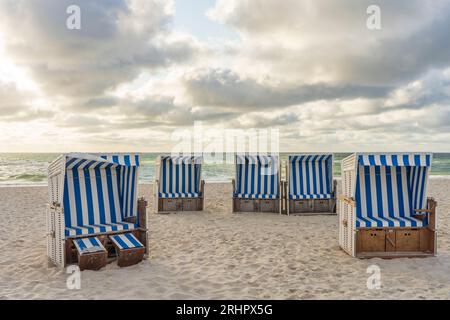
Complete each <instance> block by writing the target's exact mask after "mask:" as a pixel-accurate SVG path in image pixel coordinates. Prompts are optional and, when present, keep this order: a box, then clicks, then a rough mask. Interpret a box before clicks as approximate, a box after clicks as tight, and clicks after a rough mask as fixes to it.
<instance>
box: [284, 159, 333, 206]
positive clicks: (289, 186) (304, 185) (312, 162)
mask: <svg viewBox="0 0 450 320" xmlns="http://www.w3.org/2000/svg"><path fill="white" fill-rule="evenodd" d="M286 179H287V181H284V182H283V189H284V190H286V192H285V194H286V197H285V198H286V199H285V201H286V202H287V203H286V205H285V207H286V208H287V214H291V213H298V214H335V213H336V196H335V192H336V180H333V155H331V154H301V155H289V156H288V160H287V163H286Z"/></svg>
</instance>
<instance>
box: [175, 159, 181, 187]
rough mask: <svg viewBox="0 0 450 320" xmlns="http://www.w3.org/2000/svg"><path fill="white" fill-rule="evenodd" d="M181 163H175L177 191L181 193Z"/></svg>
mask: <svg viewBox="0 0 450 320" xmlns="http://www.w3.org/2000/svg"><path fill="white" fill-rule="evenodd" d="M178 179H180V164H178V163H175V192H176V193H179V192H180V182H179V180H178Z"/></svg>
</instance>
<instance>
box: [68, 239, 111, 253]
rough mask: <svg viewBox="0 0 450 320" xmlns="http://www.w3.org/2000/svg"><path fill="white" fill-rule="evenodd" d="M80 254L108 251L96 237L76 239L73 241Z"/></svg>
mask: <svg viewBox="0 0 450 320" xmlns="http://www.w3.org/2000/svg"><path fill="white" fill-rule="evenodd" d="M73 243H74V244H75V247H76V248H77V250H78V252H79V253H80V255H83V254H88V253H96V252H106V249H105V247H104V246H103V245H102V243H101V242H100V240H98V239H97V238H96V237H91V238H83V239H76V240H74V241H73Z"/></svg>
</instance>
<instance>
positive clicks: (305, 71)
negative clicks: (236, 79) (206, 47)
mask: <svg viewBox="0 0 450 320" xmlns="http://www.w3.org/2000/svg"><path fill="white" fill-rule="evenodd" d="M372 4H373V1H369V0H363V1H353V0H343V1H332V0H316V1H296V0H286V1H282V2H280V1H272V0H248V1H238V0H219V1H218V2H217V4H216V6H215V8H213V9H212V10H211V11H210V12H209V15H210V17H212V18H213V19H217V20H219V21H221V22H222V23H225V24H227V25H229V26H230V27H232V28H234V29H235V30H236V31H237V32H239V34H240V35H241V40H242V41H241V42H239V43H236V44H235V45H234V46H232V47H231V49H230V52H232V53H233V54H234V55H235V57H236V61H235V62H234V64H235V67H234V69H236V70H241V72H242V73H246V74H249V75H251V76H252V77H254V78H257V77H258V76H261V74H262V73H263V74H270V75H271V77H274V78H276V79H283V80H284V81H286V80H289V81H292V82H298V81H300V82H310V83H311V82H323V81H327V82H344V83H357V84H359V85H382V86H390V85H393V84H395V85H399V84H401V83H403V82H405V81H409V80H411V79H412V78H414V77H419V76H420V75H421V74H422V73H424V72H426V71H427V70H429V69H430V68H433V67H438V68H439V67H442V66H443V65H448V64H449V62H450V41H448V32H447V30H449V28H450V2H449V1H447V0H438V1H434V0H412V1H411V0H399V1H389V0H386V1H377V5H378V6H380V8H381V22H382V29H381V30H380V31H372V30H369V29H368V28H367V27H366V19H367V17H368V15H367V13H366V9H367V7H368V6H369V5H372Z"/></svg>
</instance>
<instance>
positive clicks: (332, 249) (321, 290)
mask: <svg viewBox="0 0 450 320" xmlns="http://www.w3.org/2000/svg"><path fill="white" fill-rule="evenodd" d="M449 190H450V179H446V178H433V179H432V180H431V183H430V194H431V195H432V196H434V197H435V198H436V200H437V201H438V205H439V219H438V223H439V230H440V234H439V242H438V256H437V257H433V258H426V259H395V260H382V259H371V260H359V259H355V258H352V257H350V256H348V255H347V254H346V253H344V252H343V251H342V250H340V249H339V246H338V234H337V230H338V223H337V222H338V220H337V217H336V216H314V217H312V216H309V217H299V216H289V217H288V216H279V215H277V214H261V213H259V214H253V213H251V214H231V209H230V207H231V201H230V199H229V196H230V195H231V186H230V184H207V187H206V208H205V211H204V212H198V213H193V212H185V213H178V214H168V215H161V214H154V213H151V211H150V210H149V213H148V218H149V229H150V240H149V248H150V256H149V258H148V259H147V260H145V261H144V262H142V263H140V264H139V265H136V266H132V267H128V268H123V269H120V268H119V267H118V266H117V265H116V264H114V263H111V264H109V265H107V267H105V268H103V269H102V270H101V271H83V272H82V273H81V289H79V290H76V289H75V290H69V289H67V286H66V280H67V276H68V275H67V274H66V273H65V270H59V269H57V268H55V267H52V266H50V265H49V264H48V262H47V257H46V240H45V203H46V199H47V188H46V187H4V188H0V219H1V220H0V298H1V299H358V298H362V299H449V298H450V234H449V231H450V226H449V221H450V192H449ZM140 192H141V194H143V195H146V196H147V198H150V196H149V195H150V194H151V193H150V192H151V186H149V185H145V186H141V188H140ZM151 200H152V199H150V201H151ZM150 208H151V203H150ZM372 264H375V265H378V266H379V267H380V268H381V281H382V282H381V288H380V289H378V290H374V289H372V290H369V289H367V286H366V281H367V277H368V276H369V274H367V273H366V271H367V267H368V266H370V265H372Z"/></svg>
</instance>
